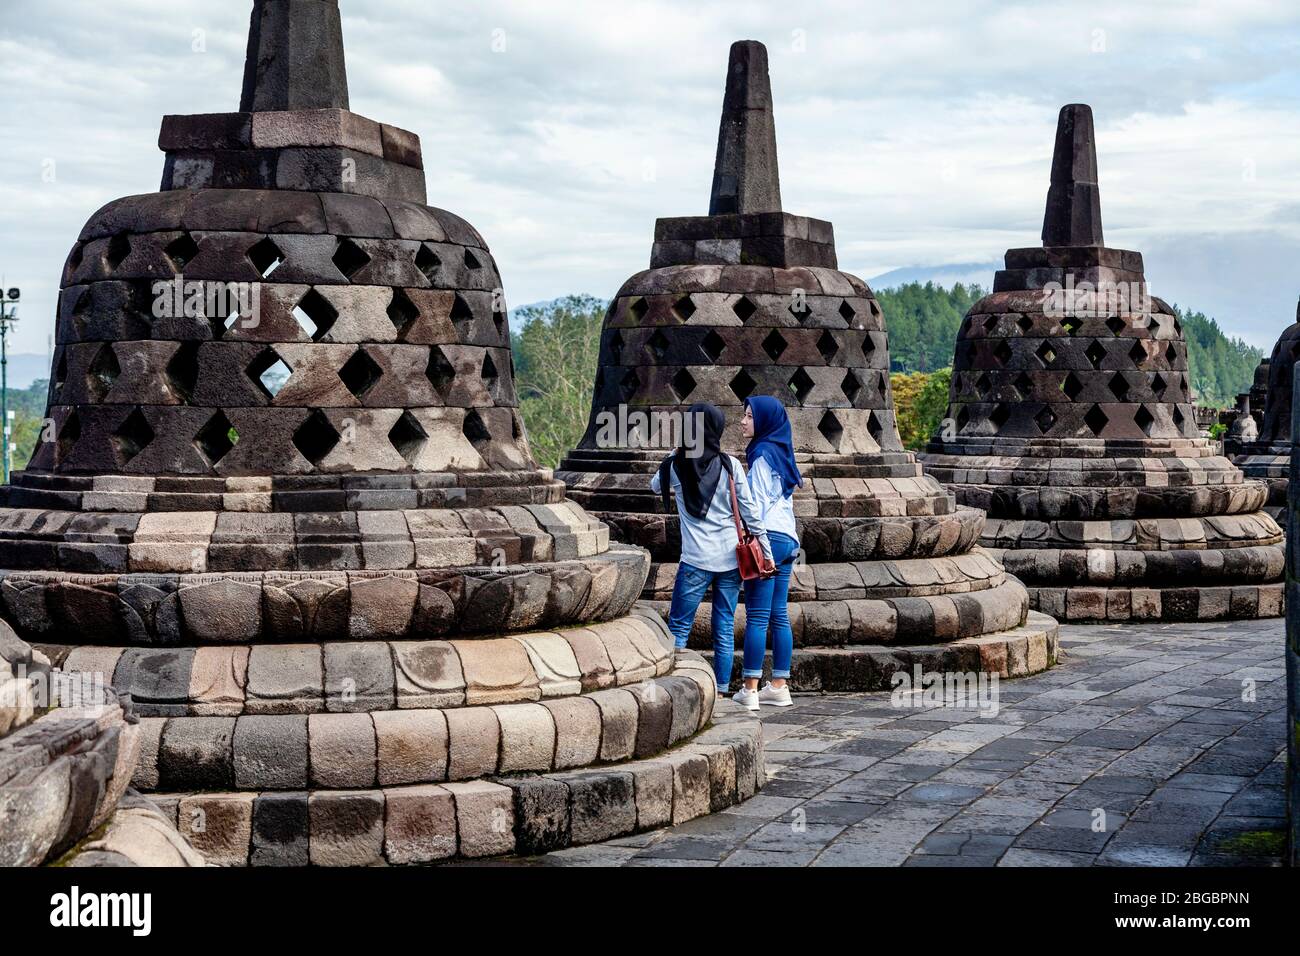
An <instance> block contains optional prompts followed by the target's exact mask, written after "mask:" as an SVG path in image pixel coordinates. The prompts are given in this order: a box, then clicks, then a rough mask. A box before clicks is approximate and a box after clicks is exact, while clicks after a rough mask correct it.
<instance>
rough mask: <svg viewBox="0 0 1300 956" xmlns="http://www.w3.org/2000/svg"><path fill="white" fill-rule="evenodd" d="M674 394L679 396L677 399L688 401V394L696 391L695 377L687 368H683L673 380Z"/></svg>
mask: <svg viewBox="0 0 1300 956" xmlns="http://www.w3.org/2000/svg"><path fill="white" fill-rule="evenodd" d="M671 384H672V387H673V394H675V395H676V396H677V401H679V402H684V401H686V396H687V395H689V394H691V392H693V391H695V379H694V378H693V377H692V376H691V373H690V372H688V371H686V369H681V370H679V371H678V373H677V374H676V375H674V376H673V380H672V383H671Z"/></svg>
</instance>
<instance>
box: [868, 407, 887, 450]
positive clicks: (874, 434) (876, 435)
mask: <svg viewBox="0 0 1300 956" xmlns="http://www.w3.org/2000/svg"><path fill="white" fill-rule="evenodd" d="M867 434H868V435H870V436H871V440H872V441H874V442H875V443H876V446H877V447H879V446H880V440H881V439H882V438H884V437H885V428H884V426H883V425H881V424H880V419H879V418H878V417H877V416H876V413H875V412H874V411H873V412H871V413H870V414H869V415H867Z"/></svg>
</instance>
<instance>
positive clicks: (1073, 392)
mask: <svg viewBox="0 0 1300 956" xmlns="http://www.w3.org/2000/svg"><path fill="white" fill-rule="evenodd" d="M1061 391H1062V392H1064V393H1065V397H1066V398H1068V399H1069V400H1070V401H1072V402H1073V401H1075V400H1076V399H1077V398H1078V397H1079V393H1080V392H1082V391H1083V383H1082V382H1080V381H1079V380H1078V379H1077V378H1075V377H1074V373H1073V372H1071V373H1070V374H1069V375H1067V376H1065V381H1063V382H1062V383H1061Z"/></svg>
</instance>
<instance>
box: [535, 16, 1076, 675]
mask: <svg viewBox="0 0 1300 956" xmlns="http://www.w3.org/2000/svg"><path fill="white" fill-rule="evenodd" d="M650 264H651V268H650V269H648V270H646V271H643V272H640V273H638V274H636V275H634V276H633V277H632V278H630V279H628V280H627V282H625V283H624V284H623V287H622V288H621V289H620V290H619V292H618V295H617V296H616V297H615V299H614V302H613V303H612V304H611V306H610V309H609V314H608V315H607V316H606V318H605V322H604V327H603V329H602V332H601V352H600V363H599V369H598V371H597V377H596V384H595V394H594V397H593V400H592V413H591V420H590V424H589V426H588V429H587V432H586V434H585V435H584V437H583V439H582V441H581V442H580V444H579V446H578V447H577V448H576V449H574V450H573V451H571V452H570V453H569V454H568V455H567V456H566V457H565V459H564V460H563V461H562V462H561V463H560V469H559V470H558V471H557V472H556V476H557V477H558V478H560V479H562V480H563V481H564V482H565V483H566V484H567V485H568V489H569V496H570V498H572V500H574V501H575V502H577V503H579V504H581V505H582V506H583V507H584V508H587V509H589V510H590V511H591V512H592V513H593V514H595V515H596V516H597V517H599V518H600V519H601V520H603V521H605V522H606V523H608V525H609V527H610V529H611V534H612V535H613V536H614V537H615V538H617V539H618V540H621V541H625V542H628V543H630V544H635V545H639V546H641V547H643V548H646V549H647V550H649V551H650V553H651V555H652V558H653V559H654V564H653V565H652V567H651V570H650V575H649V579H648V581H647V583H646V587H645V591H644V592H643V596H644V597H645V598H646V599H647V600H648V601H651V602H654V606H656V607H659V608H660V609H661V610H665V611H666V607H667V601H668V600H669V598H670V596H671V593H672V586H673V580H674V577H675V575H676V572H677V564H676V561H677V558H678V556H679V555H680V548H681V537H680V531H679V528H678V521H677V516H676V513H675V512H672V513H669V514H665V513H664V509H663V505H662V502H661V500H660V498H659V496H657V495H654V494H651V492H650V488H649V482H650V478H651V476H652V475H653V474H654V472H655V470H656V469H657V468H658V467H659V464H660V462H661V461H662V460H663V458H664V457H665V456H666V455H667V454H669V453H670V452H671V451H672V449H673V447H674V445H675V440H674V439H671V438H666V437H665V434H666V431H667V430H663V431H659V432H655V431H653V430H652V429H649V428H644V429H642V431H641V433H640V434H633V435H630V436H626V437H627V439H628V440H626V441H624V442H623V443H622V444H619V445H614V444H611V443H610V442H608V441H606V438H605V432H606V430H607V424H608V423H611V422H617V421H623V420H626V421H628V422H631V421H632V419H631V418H630V417H629V416H632V415H636V414H638V413H640V414H644V415H646V416H647V421H649V420H652V417H653V416H658V420H662V421H667V420H670V419H671V416H674V415H680V414H681V413H682V412H684V411H685V409H686V408H687V407H688V406H689V405H690V404H691V403H693V402H700V401H707V402H711V403H713V404H714V405H716V406H718V407H719V408H721V409H722V411H723V412H724V413H725V415H726V418H727V425H726V430H725V433H724V437H723V448H724V450H725V451H728V452H730V453H736V454H739V453H741V451H742V450H743V448H744V445H745V440H744V438H743V436H742V435H741V418H742V417H743V415H744V408H745V406H744V401H745V399H746V398H748V397H749V396H750V395H775V396H777V397H779V398H781V399H782V401H783V402H785V403H786V404H787V406H788V411H789V415H790V420H791V424H792V426H793V432H794V443H795V454H796V458H797V460H798V462H799V468H800V470H801V471H802V474H803V475H804V478H805V483H804V487H802V488H800V489H798V490H797V491H796V492H795V495H794V510H795V515H796V518H797V521H798V525H799V533H800V538H801V545H802V557H801V560H800V561H799V562H798V563H797V565H796V570H795V574H794V580H793V583H792V586H791V591H790V599H791V605H790V617H791V622H792V625H793V629H794V636H795V643H796V647H798V648H801V650H800V652H799V653H798V654H797V655H796V673H795V675H794V677H793V682H794V686H795V687H796V688H798V689H820V688H823V687H826V686H832V685H833V686H836V687H839V688H841V689H858V690H865V689H874V688H879V687H884V686H888V684H887V680H888V673H889V668H888V667H885V666H879V665H877V664H876V663H874V662H876V661H877V660H879V659H882V658H890V655H891V654H894V653H895V651H896V649H898V648H900V647H909V648H910V647H912V646H914V645H916V646H925V647H927V648H928V647H929V646H931V645H936V644H939V643H943V642H949V641H959V640H967V639H972V640H973V639H979V638H981V637H982V636H984V635H990V634H994V635H1008V634H1009V635H1011V637H1010V638H1008V639H1004V640H1002V641H1001V643H1002V644H1003V645H1005V644H1006V643H1007V641H1008V640H1009V641H1010V643H1011V644H1013V645H1015V646H1017V647H1024V646H1025V645H1026V644H1027V642H1028V641H1029V640H1030V635H1036V637H1035V640H1037V641H1038V644H1039V646H1040V647H1041V648H1043V649H1044V653H1041V654H1035V655H1032V660H1033V661H1034V665H1035V668H1036V669H1040V668H1041V667H1047V666H1049V664H1050V663H1051V661H1052V660H1053V659H1054V653H1048V652H1047V651H1046V647H1047V646H1048V645H1050V646H1054V631H1053V630H1052V628H1051V627H1050V626H1048V625H1047V624H1046V623H1045V622H1043V621H1038V622H1036V623H1035V622H1028V621H1027V613H1028V596H1027V594H1026V591H1025V588H1024V586H1023V585H1022V584H1021V583H1020V582H1019V581H1017V580H1016V579H1015V578H1014V577H1013V576H1011V575H1010V574H1007V573H1006V571H1005V569H1004V568H1003V567H1002V565H1001V564H1000V563H999V562H998V560H997V559H996V558H995V557H993V556H992V555H991V554H989V553H987V552H984V551H981V550H980V549H979V548H977V547H976V545H977V543H978V541H979V536H980V531H981V528H982V527H983V523H984V515H983V514H982V513H981V512H980V511H978V510H976V509H973V508H967V507H962V506H959V505H958V504H957V502H956V500H955V499H954V497H953V496H952V494H951V493H950V492H948V491H946V490H945V489H944V488H943V487H942V486H940V484H939V483H938V482H937V481H936V480H935V479H933V478H931V477H929V476H927V475H925V474H923V473H922V471H921V467H920V465H919V464H918V463H917V461H916V457H915V456H914V455H913V454H911V453H910V452H908V451H906V450H905V449H904V448H903V444H902V441H901V440H900V439H899V437H898V427H897V424H896V422H895V419H894V405H893V398H892V394H891V392H890V386H889V349H888V343H887V331H886V328H885V319H884V316H883V314H882V311H881V308H880V305H879V303H878V302H877V301H876V298H875V296H874V295H873V294H872V292H871V289H870V288H868V286H867V285H866V283H864V282H863V281H862V280H861V279H859V278H858V277H857V276H853V275H850V274H848V273H845V272H840V271H838V268H837V261H836V256H835V240H834V233H833V230H832V227H831V224H830V223H828V222H823V221H820V220H815V219H807V218H804V217H800V216H794V215H791V214H789V213H787V212H784V211H782V209H781V201H780V182H779V177H778V175H777V160H776V138H775V127H774V125H773V118H772V95H771V85H770V81H769V78H768V71H767V51H766V49H765V48H764V47H763V46H762V44H759V43H756V42H753V41H743V42H739V43H736V44H735V45H733V46H732V48H731V54H730V61H729V64H728V73H727V85H726V93H725V96H724V100H723V114H722V121H721V125H720V130H719V135H718V152H717V160H716V164H715V172H714V185H713V193H712V197H711V202H710V211H709V215H708V216H690V217H681V218H672V219H660V220H659V221H658V223H657V224H656V227H655V242H654V246H653V250H652V253H651V263H650ZM710 610H711V609H710V606H709V605H708V604H707V603H705V604H703V605H701V608H700V611H699V615H698V616H697V619H696V620H697V633H696V634H695V635H693V636H692V646H698V647H700V648H709V647H712V641H711V638H710V637H709V635H708V633H707V628H708V620H709V614H710ZM736 629H737V635H738V642H739V640H740V636H741V635H743V630H744V613H743V607H742V608H741V609H740V611H739V613H738V615H737V621H736ZM1048 634H1051V640H1048V637H1047V635H1048ZM972 646H973V645H972ZM897 654H898V655H899V656H898V659H899V660H902V659H903V658H908V659H911V658H912V657H913V656H915V655H912V654H911V652H910V651H907V650H898V651H897ZM846 655H847V656H846ZM920 656H922V657H925V659H926V660H936V659H938V657H936V652H934V651H933V650H927V651H926V652H925V653H924V654H922V655H920ZM963 659H969V658H968V656H964V657H963ZM739 666H740V664H739V660H737V671H736V673H737V675H739ZM882 681H885V682H886V683H881V682H882Z"/></svg>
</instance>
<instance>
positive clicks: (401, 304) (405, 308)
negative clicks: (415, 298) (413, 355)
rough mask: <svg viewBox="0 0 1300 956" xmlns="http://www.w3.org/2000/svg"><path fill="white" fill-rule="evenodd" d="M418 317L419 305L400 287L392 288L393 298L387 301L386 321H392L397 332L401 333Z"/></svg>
mask: <svg viewBox="0 0 1300 956" xmlns="http://www.w3.org/2000/svg"><path fill="white" fill-rule="evenodd" d="M419 317H420V309H419V307H418V306H417V305H416V304H415V303H414V302H412V301H411V297H410V296H409V295H407V294H406V293H405V292H403V291H402V290H401V289H394V290H393V300H392V301H391V302H389V303H388V321H390V322H392V323H393V328H395V329H397V334H398V335H401V334H402V333H403V332H405V331H406V329H407V328H408V327H409V326H410V324H411V323H412V322H414V321H415V320H416V319H418V318H419Z"/></svg>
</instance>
